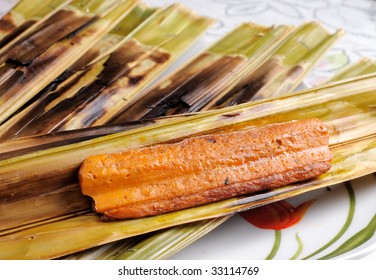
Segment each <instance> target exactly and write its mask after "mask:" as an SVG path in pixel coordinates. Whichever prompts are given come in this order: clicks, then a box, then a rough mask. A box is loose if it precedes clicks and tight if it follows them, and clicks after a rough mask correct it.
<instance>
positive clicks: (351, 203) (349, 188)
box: [303, 182, 356, 260]
mask: <svg viewBox="0 0 376 280" xmlns="http://www.w3.org/2000/svg"><path fill="white" fill-rule="evenodd" d="M344 184H345V185H346V190H347V193H348V195H349V211H348V214H347V218H346V221H345V223H344V225H343V226H342V228H341V230H340V231H339V232H338V233H337V234H336V235H335V236H334V237H333V238H332V239H331V240H330V241H329V242H328V243H326V244H325V245H324V246H322V247H321V248H319V249H318V250H316V251H315V252H313V253H312V254H310V255H308V256H306V257H304V258H303V260H306V259H309V258H312V257H313V256H315V255H317V254H318V253H321V252H322V251H324V250H325V249H327V248H328V247H330V246H331V245H333V244H334V243H335V242H336V241H338V239H340V238H341V237H342V235H344V233H345V232H346V231H347V229H348V228H349V227H350V225H351V223H352V221H353V218H354V213H355V205H356V199H355V193H354V189H353V188H352V186H351V182H345V183H344Z"/></svg>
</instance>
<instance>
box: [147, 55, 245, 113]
mask: <svg viewBox="0 0 376 280" xmlns="http://www.w3.org/2000/svg"><path fill="white" fill-rule="evenodd" d="M243 61H244V60H243V59H241V58H239V57H230V56H225V57H221V58H220V59H218V60H216V61H214V62H213V63H211V64H209V65H207V66H206V67H205V68H204V69H202V70H201V71H200V72H199V73H197V75H195V76H194V77H192V79H190V80H189V81H187V82H186V83H185V84H184V85H183V86H182V87H180V88H178V89H176V90H175V91H174V92H173V93H172V94H169V95H168V97H167V98H165V99H164V100H162V101H161V102H160V103H158V104H156V105H154V108H153V109H152V110H150V111H149V112H148V113H147V114H145V115H144V116H143V117H142V119H149V118H156V117H161V116H166V115H171V114H177V113H183V112H187V111H189V110H190V107H191V106H193V107H195V108H193V110H199V109H200V108H201V107H203V106H204V105H205V102H208V101H209V100H210V96H213V97H214V96H215V93H213V92H208V93H207V96H203V91H202V89H201V88H202V87H203V88H204V89H205V88H207V87H208V83H209V85H210V83H212V84H215V83H216V82H217V81H218V80H219V79H222V78H224V76H226V75H228V73H229V72H230V71H232V70H233V69H235V68H236V67H237V66H238V65H239V64H240V63H241V62H243ZM193 110H192V111H193Z"/></svg>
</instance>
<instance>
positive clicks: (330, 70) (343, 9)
mask: <svg viewBox="0 0 376 280" xmlns="http://www.w3.org/2000/svg"><path fill="white" fill-rule="evenodd" d="M144 2H146V3H149V4H150V5H152V6H161V5H163V4H170V3H173V2H181V3H183V4H184V5H186V6H188V7H190V8H192V9H193V10H195V11H197V13H200V14H203V15H207V16H209V17H214V18H216V19H217V20H218V21H217V23H216V25H214V26H213V27H212V28H211V29H210V30H209V31H208V32H207V33H206V34H205V37H204V39H205V40H206V41H208V43H210V42H213V41H215V40H217V39H218V38H219V37H220V36H222V35H224V34H225V33H226V32H228V31H230V30H231V29H232V28H234V27H235V26H237V25H239V24H240V23H242V22H249V21H253V22H256V23H260V24H265V25H271V24H295V25H298V24H301V23H303V22H307V21H312V20H314V21H319V22H321V23H322V24H323V25H324V26H325V27H326V28H327V29H328V30H330V31H335V30H337V29H343V30H344V31H345V35H344V36H343V38H341V39H340V41H338V42H337V43H336V44H335V46H334V47H333V48H332V49H331V50H330V51H329V52H328V53H327V54H326V55H325V57H324V58H323V59H321V61H320V62H319V63H318V64H317V66H316V67H315V68H314V70H313V71H312V73H311V74H310V75H309V76H308V77H307V79H306V82H307V83H308V84H311V85H315V84H318V83H320V82H322V81H325V80H326V79H327V78H328V77H330V76H331V75H332V74H334V73H335V72H336V71H338V70H340V69H342V68H343V67H345V66H346V65H348V64H350V63H351V62H354V61H356V60H358V59H360V58H362V57H369V58H372V59H376V48H375V46H376V1H374V0H357V1H353V0H311V1H302V0H205V1H202V0H181V1H176V0H144ZM14 3H16V0H0V16H2V15H3V14H4V13H5V12H6V11H7V10H9V9H10V8H11V7H12V5H14ZM367 258H369V259H376V253H375V254H372V255H371V256H368V257H367Z"/></svg>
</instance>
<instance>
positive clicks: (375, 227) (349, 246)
mask: <svg viewBox="0 0 376 280" xmlns="http://www.w3.org/2000/svg"><path fill="white" fill-rule="evenodd" d="M375 231H376V215H374V216H373V218H372V219H371V221H370V222H369V223H368V225H367V226H366V227H365V228H363V229H362V230H360V231H358V232H357V233H356V234H354V235H353V236H352V237H350V238H349V239H348V240H346V241H345V242H344V243H343V244H342V245H341V246H339V247H338V248H337V249H336V250H334V251H333V252H331V253H329V254H327V255H325V256H323V257H321V258H320V260H327V259H331V258H334V257H337V256H339V255H342V254H344V253H347V252H348V251H350V250H353V249H355V248H357V247H359V246H360V245H362V244H363V243H365V242H367V241H368V240H369V239H371V238H372V236H373V235H374V234H375Z"/></svg>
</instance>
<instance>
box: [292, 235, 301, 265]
mask: <svg viewBox="0 0 376 280" xmlns="http://www.w3.org/2000/svg"><path fill="white" fill-rule="evenodd" d="M295 238H296V241H297V242H298V250H296V253H295V254H294V255H293V256H292V257H291V258H290V260H296V259H297V258H298V257H299V256H300V254H301V253H302V251H303V241H302V239H301V238H300V236H299V233H298V232H297V233H296V235H295Z"/></svg>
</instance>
